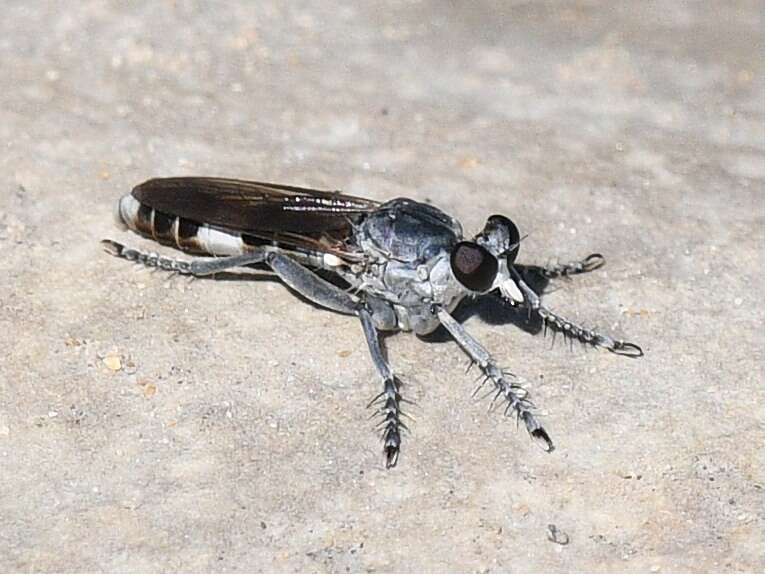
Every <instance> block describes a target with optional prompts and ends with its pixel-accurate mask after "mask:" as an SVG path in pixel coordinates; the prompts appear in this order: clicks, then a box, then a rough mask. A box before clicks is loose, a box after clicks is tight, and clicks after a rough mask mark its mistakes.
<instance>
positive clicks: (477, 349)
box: [434, 307, 555, 452]
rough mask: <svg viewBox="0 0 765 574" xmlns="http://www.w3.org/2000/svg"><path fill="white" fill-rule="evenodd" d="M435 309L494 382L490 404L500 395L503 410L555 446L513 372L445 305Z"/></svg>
mask: <svg viewBox="0 0 765 574" xmlns="http://www.w3.org/2000/svg"><path fill="white" fill-rule="evenodd" d="M434 312H435V313H436V315H437V316H438V320H439V321H440V322H441V324H442V325H443V326H444V327H445V328H446V330H447V331H449V333H450V334H451V336H452V337H453V338H454V340H455V341H457V344H458V345H459V346H460V347H461V348H462V350H463V351H465V353H466V354H467V355H468V356H469V357H470V359H471V360H472V361H473V362H475V363H476V364H477V365H478V366H479V367H480V369H481V372H482V373H483V374H484V377H485V380H486V381H491V382H492V383H494V388H495V391H496V392H495V396H494V400H493V401H492V406H493V405H494V404H495V403H496V401H498V400H500V399H502V400H503V401H504V402H505V403H506V405H505V414H506V415H507V414H511V413H514V414H515V416H516V417H517V418H518V420H519V421H523V423H524V424H525V425H526V430H528V431H529V434H530V435H531V437H532V438H533V439H535V441H536V442H537V444H539V446H541V447H542V449H543V450H545V451H547V452H552V451H553V450H554V449H555V446H554V445H553V442H552V440H551V439H550V436H549V435H548V434H547V431H546V430H545V429H544V427H543V426H542V424H541V423H540V422H539V421H538V420H537V418H536V417H535V416H534V413H533V412H532V409H533V405H532V403H531V401H529V398H528V392H527V391H525V390H524V389H523V387H522V386H521V385H519V384H518V383H517V382H515V376H514V375H512V374H511V373H508V372H507V371H505V370H503V369H501V368H500V367H499V366H498V365H497V362H496V361H495V360H494V358H493V357H492V356H491V355H490V354H489V352H488V351H487V350H486V349H484V348H483V346H482V345H481V344H480V343H479V342H478V341H477V340H476V339H475V338H473V336H472V335H471V334H470V333H468V332H467V331H466V330H465V329H464V328H463V327H462V325H460V324H459V323H458V322H457V321H456V320H455V319H454V317H452V316H451V315H450V314H449V313H448V312H447V311H446V310H445V309H443V308H440V307H436V308H435V309H434Z"/></svg>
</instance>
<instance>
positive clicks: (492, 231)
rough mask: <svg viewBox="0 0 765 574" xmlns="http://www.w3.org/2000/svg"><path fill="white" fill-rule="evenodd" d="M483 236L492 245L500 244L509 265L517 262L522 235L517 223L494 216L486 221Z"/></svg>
mask: <svg viewBox="0 0 765 574" xmlns="http://www.w3.org/2000/svg"><path fill="white" fill-rule="evenodd" d="M483 235H484V237H486V238H487V239H488V241H489V242H490V243H493V244H495V245H496V244H498V247H500V248H501V250H502V255H503V256H504V257H505V258H506V259H507V263H508V265H512V264H513V263H514V262H515V258H516V257H518V250H519V248H520V245H519V242H520V240H521V234H520V232H519V231H518V227H516V225H515V223H513V222H512V221H511V220H510V219H509V218H507V217H505V216H504V215H492V216H491V217H489V219H488V220H487V221H486V226H485V227H484V228H483Z"/></svg>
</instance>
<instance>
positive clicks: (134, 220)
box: [115, 195, 268, 255]
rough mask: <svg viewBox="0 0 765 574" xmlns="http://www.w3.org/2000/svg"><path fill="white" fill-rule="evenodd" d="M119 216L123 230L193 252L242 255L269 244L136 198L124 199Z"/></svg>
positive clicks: (120, 204) (117, 213)
mask: <svg viewBox="0 0 765 574" xmlns="http://www.w3.org/2000/svg"><path fill="white" fill-rule="evenodd" d="M115 215H116V219H117V223H118V225H120V226H121V227H127V228H128V229H130V230H131V231H134V232H136V233H139V234H140V235H143V236H144V237H147V238H149V239H153V240H154V241H157V242H158V243H162V244H163V245H170V246H172V247H176V248H178V249H181V250H183V251H187V252H189V253H200V254H205V255H240V254H242V253H246V252H248V251H250V250H251V248H252V247H254V246H256V245H262V244H263V243H268V241H263V240H260V239H258V238H255V237H251V236H249V235H245V234H242V233H239V232H238V231H233V230H227V229H223V228H220V227H215V226H210V225H207V224H206V223H197V222H195V221H191V220H190V219H186V218H184V217H178V216H176V215H172V214H169V213H163V212H161V211H159V210H156V209H153V208H151V207H149V206H148V205H146V204H144V203H141V202H140V201H138V200H137V199H136V198H135V197H133V196H132V195H125V196H123V197H122V198H121V199H120V201H119V203H118V204H117V210H116V214H115Z"/></svg>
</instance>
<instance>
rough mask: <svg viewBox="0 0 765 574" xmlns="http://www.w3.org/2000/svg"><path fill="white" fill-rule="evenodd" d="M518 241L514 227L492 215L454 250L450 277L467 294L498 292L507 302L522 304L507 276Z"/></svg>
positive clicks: (511, 279) (451, 258)
mask: <svg viewBox="0 0 765 574" xmlns="http://www.w3.org/2000/svg"><path fill="white" fill-rule="evenodd" d="M520 240H521V237H520V233H519V232H518V227H516V225H515V223H513V222H512V221H511V220H510V219H508V218H507V217H505V216H504V215H492V216H491V217H489V219H488V220H487V221H486V225H485V226H484V228H483V230H482V231H481V232H480V233H479V234H478V235H476V236H475V238H474V239H473V240H472V241H460V242H459V243H457V244H456V245H455V246H454V248H453V249H452V252H451V256H450V260H449V262H450V266H451V272H452V275H453V276H454V278H455V279H456V280H457V281H458V282H459V284H460V285H461V286H462V287H463V288H464V289H465V290H466V291H468V292H469V293H471V294H474V295H482V294H485V293H488V292H489V291H493V290H494V289H499V290H500V291H501V292H502V294H503V295H504V296H505V297H506V298H507V299H509V300H511V301H514V302H517V303H520V302H523V295H522V294H521V291H520V289H519V288H518V286H517V284H516V283H515V281H514V280H513V278H512V273H511V269H512V266H513V263H514V262H515V258H516V257H517V256H518V250H519V247H520Z"/></svg>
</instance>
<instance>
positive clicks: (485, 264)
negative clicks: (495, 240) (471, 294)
mask: <svg viewBox="0 0 765 574" xmlns="http://www.w3.org/2000/svg"><path fill="white" fill-rule="evenodd" d="M450 262H451V266H452V273H454V276H455V277H456V278H457V281H459V282H460V283H462V285H463V286H464V287H465V288H466V289H468V290H469V291H476V292H479V293H483V292H485V291H488V290H489V289H490V288H491V286H492V285H493V284H494V279H495V278H496V277H497V271H498V269H499V265H498V263H497V258H496V257H494V256H493V255H492V254H491V253H490V252H489V250H488V249H486V248H485V247H483V246H481V245H478V244H477V243H473V242H472V241H460V242H459V243H458V244H457V245H455V246H454V249H453V250H452V256H451V260H450Z"/></svg>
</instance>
